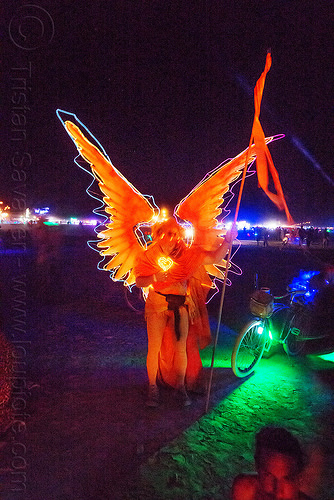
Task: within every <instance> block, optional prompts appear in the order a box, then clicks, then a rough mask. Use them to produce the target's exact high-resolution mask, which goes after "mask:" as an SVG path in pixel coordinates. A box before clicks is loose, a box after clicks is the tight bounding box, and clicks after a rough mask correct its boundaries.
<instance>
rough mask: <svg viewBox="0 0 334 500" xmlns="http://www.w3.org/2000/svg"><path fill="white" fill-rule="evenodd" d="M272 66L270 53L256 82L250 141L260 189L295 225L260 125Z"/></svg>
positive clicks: (290, 222) (289, 221)
mask: <svg viewBox="0 0 334 500" xmlns="http://www.w3.org/2000/svg"><path fill="white" fill-rule="evenodd" d="M270 66H271V54H270V52H268V54H267V59H266V65H265V68H264V71H263V73H262V75H261V76H260V78H259V79H258V81H257V82H256V85H255V89H254V107H255V113H254V122H253V128H252V135H251V140H250V145H251V144H252V142H253V140H254V147H255V152H256V170H257V178H258V181H259V185H260V187H261V188H262V189H263V191H264V192H265V193H266V195H267V196H268V197H269V198H270V199H271V201H273V202H274V203H275V205H277V207H278V208H279V209H280V210H283V209H284V210H285V213H286V216H287V219H288V223H289V224H293V223H294V221H293V219H292V217H291V214H290V212H289V209H288V207H287V204H286V201H285V198H284V194H283V190H282V186H281V183H280V180H279V176H278V172H277V170H276V168H275V166H274V162H273V160H272V157H271V154H270V152H269V149H268V146H267V144H266V142H265V136H264V132H263V130H262V126H261V123H260V108H261V100H262V94H263V89H264V82H265V80H266V76H267V73H268V71H269V70H270ZM269 172H270V174H271V176H272V178H273V181H274V186H275V189H276V193H272V192H271V191H269V189H268V182H269Z"/></svg>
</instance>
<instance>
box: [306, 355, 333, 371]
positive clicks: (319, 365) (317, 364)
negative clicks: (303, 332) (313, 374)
mask: <svg viewBox="0 0 334 500" xmlns="http://www.w3.org/2000/svg"><path fill="white" fill-rule="evenodd" d="M307 359H308V360H309V361H310V362H311V367H312V368H313V369H315V370H333V363H334V352H330V353H329V354H309V355H308V356H307Z"/></svg>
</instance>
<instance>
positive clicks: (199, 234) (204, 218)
mask: <svg viewBox="0 0 334 500" xmlns="http://www.w3.org/2000/svg"><path fill="white" fill-rule="evenodd" d="M281 137H283V136H275V137H267V138H266V139H265V141H266V143H267V144H268V143H269V142H271V141H272V140H274V139H278V138H281ZM247 151H248V149H246V150H245V151H243V152H242V153H240V154H239V155H238V156H236V157H235V158H233V159H232V160H229V161H228V162H227V163H224V164H223V165H219V166H218V167H217V168H216V169H214V170H213V171H212V172H210V173H208V174H207V175H206V176H205V177H204V178H203V179H202V181H201V182H200V183H199V184H198V185H197V186H196V187H195V188H194V189H193V190H192V191H191V192H190V193H189V194H188V196H186V197H185V198H184V199H183V200H182V201H181V202H180V203H179V205H178V206H177V207H176V209H175V214H176V215H177V216H178V217H180V218H181V219H183V220H185V221H188V222H190V223H191V224H192V225H193V227H194V243H195V244H199V245H202V246H204V247H207V248H208V249H212V248H215V247H216V245H217V241H218V240H217V237H218V236H219V235H221V234H222V233H223V232H224V231H222V229H219V228H218V227H217V226H218V220H217V217H218V216H219V215H220V214H221V212H222V209H221V208H220V207H221V205H222V204H223V203H224V201H226V200H224V196H225V195H226V193H227V192H229V191H230V184H231V183H232V182H235V181H236V180H237V179H238V177H239V176H240V174H241V173H242V170H243V168H244V166H245V162H246V156H247ZM255 157H256V154H255V148H254V146H251V151H250V155H249V158H248V165H249V164H251V163H252V162H253V161H254V160H255ZM206 269H207V271H208V272H209V273H210V274H212V275H214V276H217V277H221V273H220V272H219V270H218V269H217V267H216V266H213V265H212V266H206Z"/></svg>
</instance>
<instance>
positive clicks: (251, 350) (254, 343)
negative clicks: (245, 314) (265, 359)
mask: <svg viewBox="0 0 334 500" xmlns="http://www.w3.org/2000/svg"><path fill="white" fill-rule="evenodd" d="M265 345H266V332H265V323H264V322H263V321H262V320H259V319H258V320H252V321H251V322H250V323H248V324H247V325H246V326H245V328H244V329H243V330H242V331H241V333H240V334H239V335H238V338H237V340H236V343H235V345H234V348H233V352H232V360H231V362H232V370H233V373H234V374H235V375H236V376H237V377H247V375H249V374H250V373H252V372H253V371H254V370H255V367H256V365H257V364H258V363H259V361H260V359H261V357H262V354H263V351H264V348H265Z"/></svg>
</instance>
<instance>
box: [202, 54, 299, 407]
mask: <svg viewBox="0 0 334 500" xmlns="http://www.w3.org/2000/svg"><path fill="white" fill-rule="evenodd" d="M270 67H271V53H270V51H268V52H267V57H266V64H265V68H264V71H263V73H262V74H261V76H260V78H259V79H258V81H257V82H256V85H255V88H254V108H255V112H254V120H253V127H252V133H251V137H250V140H249V147H248V151H247V155H246V160H245V166H244V169H243V173H242V179H241V183H240V188H239V195H238V200H237V205H236V209H235V214H234V220H233V226H236V223H237V220H238V215H239V209H240V203H241V196H242V192H243V188H244V184H245V178H246V172H247V166H248V160H249V155H250V148H251V146H252V144H253V142H254V148H255V153H256V171H257V178H258V183H259V187H261V188H262V189H263V191H264V192H265V193H266V195H267V196H268V197H269V198H270V199H271V201H272V202H273V203H275V205H276V206H277V207H278V208H279V209H280V210H283V209H284V210H285V214H286V217H287V221H288V223H289V224H293V223H294V222H293V219H292V217H291V214H290V212H289V209H288V207H287V204H286V201H285V198H284V194H283V189H282V186H281V183H280V180H279V175H278V172H277V170H276V168H275V166H274V162H273V160H272V157H271V154H270V152H269V149H268V146H267V144H266V142H265V135H264V132H263V129H262V126H261V123H260V110H261V100H262V95H263V89H264V84H265V81H266V76H267V73H268V71H269V70H270ZM269 172H270V174H271V176H272V179H273V181H274V186H275V189H276V193H273V192H271V191H270V190H269V188H268V183H269ZM232 243H233V241H230V243H229V248H228V252H227V257H226V268H225V273H224V282H223V289H222V293H221V297H220V304H219V316H218V323H217V331H216V336H215V341H214V345H213V350H212V358H211V367H210V378H209V384H208V389H207V397H206V405H205V412H206V413H207V411H208V408H209V402H210V393H211V386H212V377H213V368H214V359H215V353H216V347H217V342H218V335H219V330H220V325H221V317H222V311H223V304H224V299H225V290H226V282H227V275H228V268H229V263H230V257H231V250H232Z"/></svg>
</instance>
